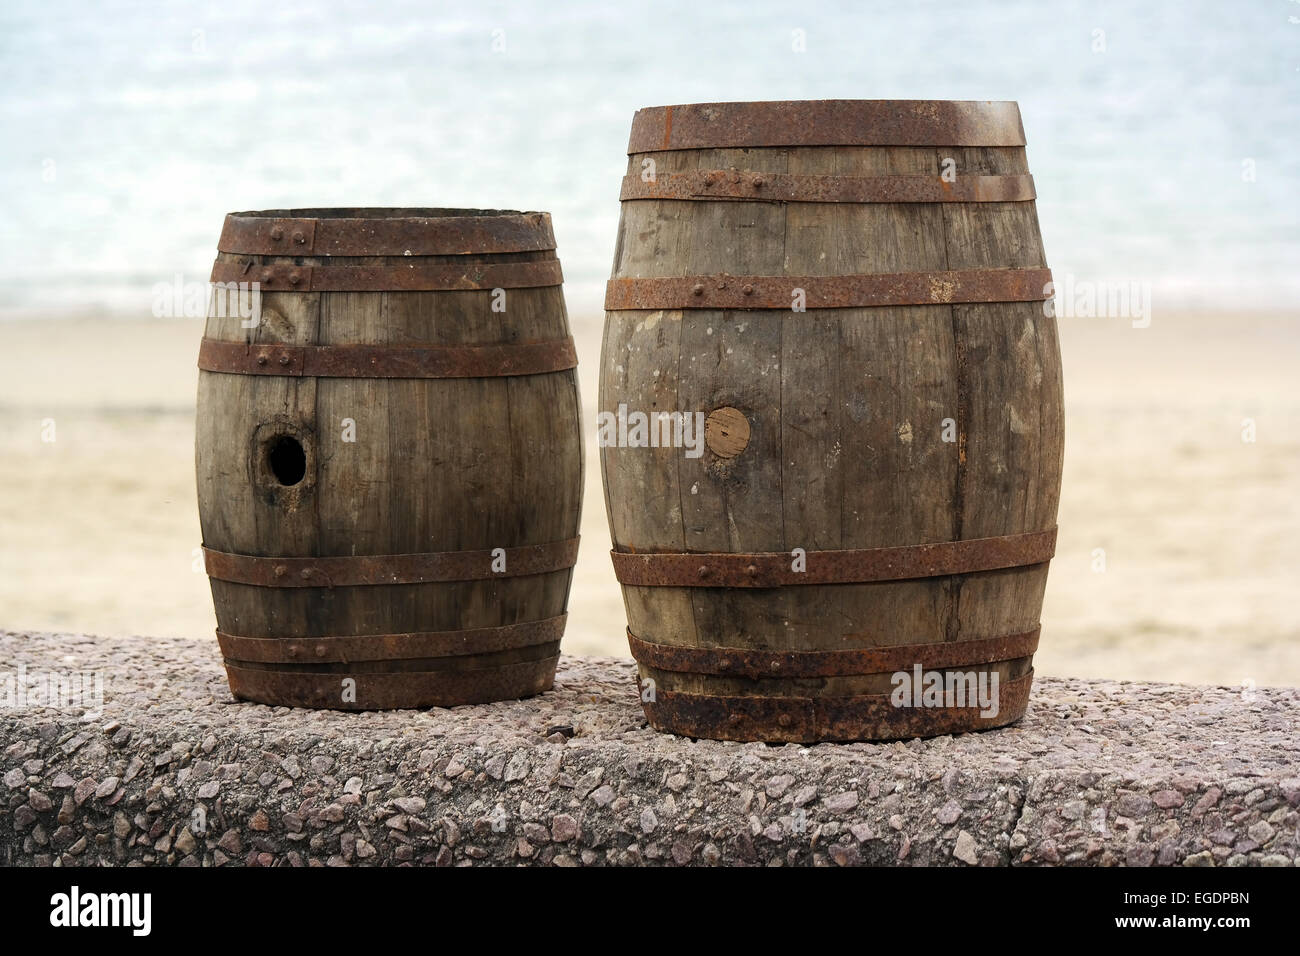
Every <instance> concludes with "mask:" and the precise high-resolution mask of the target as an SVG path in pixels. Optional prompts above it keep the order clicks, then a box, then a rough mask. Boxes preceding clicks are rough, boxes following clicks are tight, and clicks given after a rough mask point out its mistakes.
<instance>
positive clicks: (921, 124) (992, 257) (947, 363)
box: [599, 101, 1063, 741]
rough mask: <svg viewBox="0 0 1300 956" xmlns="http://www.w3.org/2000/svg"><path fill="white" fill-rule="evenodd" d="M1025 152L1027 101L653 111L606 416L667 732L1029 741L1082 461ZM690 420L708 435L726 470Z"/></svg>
mask: <svg viewBox="0 0 1300 956" xmlns="http://www.w3.org/2000/svg"><path fill="white" fill-rule="evenodd" d="M1024 143H1025V140H1024V133H1023V130H1022V128H1021V122H1020V113H1019V109H1018V107H1017V106H1016V104H1014V103H991V102H920V101H902V102H883V101H822V102H788V103H783V102H774V103H716V104H701V105H692V106H673V107H661V108H655V109H645V110H641V111H639V112H638V113H637V114H636V116H635V118H634V120H633V123H632V137H631V143H630V145H629V147H628V153H629V162H628V171H627V177H626V178H625V179H624V180H623V186H622V196H621V198H622V218H621V221H620V224H619V233H618V244H617V251H616V252H615V257H614V268H613V278H612V279H611V280H610V282H609V284H608V288H607V296H606V309H607V316H606V323H605V335H604V346H603V354H602V357H601V369H600V383H601V384H600V406H599V407H600V413H601V424H602V429H603V430H602V435H601V445H602V448H601V464H602V468H603V471H604V479H605V488H606V502H607V506H608V513H609V521H610V528H611V532H612V537H613V542H614V554H613V559H614V567H615V571H616V573H617V575H618V578H619V580H620V581H621V583H622V586H623V597H624V601H625V604H626V609H627V616H628V623H629V629H628V638H629V641H630V644H631V649H632V652H633V655H634V656H635V657H636V659H637V661H638V666H639V673H640V689H641V699H642V701H643V705H644V709H645V713H646V716H647V718H648V720H649V722H650V723H651V724H652V725H653V726H654V727H656V728H658V729H660V730H664V731H669V732H673V733H679V734H686V735H690V736H702V737H715V738H723V739H733V740H767V741H821V740H868V739H891V738H902V737H912V736H925V735H934V734H942V733H951V732H957V731H965V730H972V729H977V728H985V727H995V726H1000V725H1003V724H1007V723H1010V722H1012V721H1015V720H1017V719H1018V718H1020V717H1021V716H1022V714H1023V713H1024V711H1025V706H1026V702H1027V699H1028V693H1029V686H1030V681H1031V679H1032V673H1033V671H1032V658H1033V653H1034V650H1035V648H1036V646H1037V643H1038V634H1039V617H1040V611H1041V608H1042V600H1043V590H1044V586H1045V583H1046V579H1047V568H1048V560H1049V558H1050V557H1051V555H1052V554H1053V551H1054V547H1055V534H1056V532H1055V526H1056V509H1057V498H1058V493H1059V486H1060V477H1061V456H1062V434H1063V431H1062V429H1063V425H1062V395H1061V363H1060V349H1059V345H1058V342H1057V331H1056V327H1055V323H1054V321H1053V319H1051V318H1048V317H1046V315H1045V312H1046V311H1048V310H1045V308H1044V304H1043V300H1044V299H1046V298H1047V297H1048V295H1049V292H1050V290H1049V289H1048V288H1047V284H1048V283H1049V282H1050V274H1049V272H1048V271H1047V269H1046V267H1045V261H1044V257H1043V249H1042V243H1041V241H1040V237H1039V230H1038V221H1037V214H1036V212H1035V209H1034V188H1033V181H1032V179H1031V178H1030V176H1029V174H1028V169H1027V166H1026V162H1025V150H1024ZM663 412H669V413H686V414H687V415H688V416H693V415H699V416H700V417H704V418H705V422H706V424H705V442H704V443H703V446H700V447H698V448H697V451H692V450H691V449H690V448H689V447H687V448H683V447H681V446H684V445H685V446H689V445H690V442H689V440H688V439H689V438H690V437H691V436H690V432H689V430H687V431H683V433H682V435H681V439H680V441H679V440H677V438H676V436H675V435H670V434H667V431H666V430H665V427H664V426H663V425H660V426H659V428H658V429H656V428H655V423H656V422H661V421H666V422H667V424H668V425H669V426H671V427H673V428H676V427H678V426H677V423H679V422H680V423H682V424H683V425H687V426H689V425H691V424H692V423H693V422H694V421H695V420H696V419H695V418H694V417H687V418H685V419H674V418H669V419H666V420H665V419H656V418H655V417H654V416H655V415H656V414H657V413H663ZM638 413H639V414H643V415H647V416H649V417H650V421H651V427H650V429H649V431H650V441H646V440H645V439H646V431H647V430H646V429H645V428H644V427H639V426H641V425H642V422H641V420H640V419H637V418H636V415H637V414H638ZM606 425H608V426H609V428H608V429H605V428H604V426H606ZM656 439H657V440H656ZM645 445H648V446H649V447H637V446H645ZM656 445H657V446H658V447H655V446H656ZM697 452H698V453H697Z"/></svg>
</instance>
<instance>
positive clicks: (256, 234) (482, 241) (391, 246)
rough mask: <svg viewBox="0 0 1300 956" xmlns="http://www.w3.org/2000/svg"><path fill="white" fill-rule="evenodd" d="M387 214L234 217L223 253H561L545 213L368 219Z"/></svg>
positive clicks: (220, 246) (230, 218) (358, 211)
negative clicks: (556, 251)
mask: <svg viewBox="0 0 1300 956" xmlns="http://www.w3.org/2000/svg"><path fill="white" fill-rule="evenodd" d="M281 211H282V212H293V210H281ZM303 211H304V212H309V211H310V210H303ZM383 211H384V210H365V209H350V210H331V212H333V213H335V214H334V215H331V216H327V217H321V218H316V217H311V216H287V217H286V216H277V215H273V214H269V213H259V212H236V213H231V214H230V215H228V216H226V221H225V224H224V225H223V226H222V229H221V239H220V240H219V241H218V243H217V249H218V251H220V252H231V253H244V254H248V255H261V256H280V255H283V256H311V255H317V256H408V255H409V256H452V255H483V254H488V253H509V252H544V251H546V250H550V249H554V248H555V235H554V233H553V232H552V230H551V217H550V216H549V215H548V214H547V213H544V212H533V213H518V214H513V215H487V216H474V215H461V216H420V215H409V216H375V215H371V216H367V215H366V213H367V212H371V213H380V212H383ZM402 211H403V212H405V211H407V210H402ZM420 211H421V210H409V212H411V213H418V212H420ZM425 211H426V212H431V211H433V210H425ZM448 211H449V212H462V213H473V212H483V211H486V210H471V209H465V210H448ZM339 213H346V214H347V215H339Z"/></svg>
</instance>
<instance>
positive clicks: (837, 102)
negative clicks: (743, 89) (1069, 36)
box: [627, 99, 1025, 155]
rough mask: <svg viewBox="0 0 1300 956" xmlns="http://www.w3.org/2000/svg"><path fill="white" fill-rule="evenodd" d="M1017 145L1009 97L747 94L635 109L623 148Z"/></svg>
mask: <svg viewBox="0 0 1300 956" xmlns="http://www.w3.org/2000/svg"><path fill="white" fill-rule="evenodd" d="M1024 145H1025V133H1024V127H1023V126H1022V124H1021V119H1020V104H1019V103H1018V102H1017V101H1015V100H854V99H828V100H753V101H732V102H719V103H683V104H678V105H673V106H649V107H645V108H643V109H639V110H637V111H636V113H635V114H634V116H633V117H632V134H631V137H630V139H629V141H628V148H627V151H628V154H629V155H632V154H636V153H650V152H660V151H665V150H676V149H728V148H766V147H780V146H1024Z"/></svg>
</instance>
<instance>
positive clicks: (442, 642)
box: [217, 614, 568, 664]
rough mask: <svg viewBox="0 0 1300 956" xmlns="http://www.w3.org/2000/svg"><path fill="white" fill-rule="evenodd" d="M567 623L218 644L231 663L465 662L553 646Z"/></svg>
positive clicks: (225, 639) (222, 640) (235, 639)
mask: <svg viewBox="0 0 1300 956" xmlns="http://www.w3.org/2000/svg"><path fill="white" fill-rule="evenodd" d="M567 618H568V615H566V614H561V615H560V616H559V617H551V618H546V619H545V620H541V621H527V622H525V623H523V624H507V625H505V626H503V627H476V628H473V629H470V630H462V631H421V632H414V633H406V634H358V635H350V636H342V637H293V638H285V637H241V636H239V635H236V634H227V633H226V632H225V631H222V630H218V631H217V643H218V644H220V646H221V653H222V656H224V657H225V658H226V659H227V660H232V661H257V662H262V663H280V662H283V663H296V664H325V663H334V662H342V663H349V662H352V661H396V660H417V659H420V658H426V657H463V656H466V655H471V654H490V653H494V652H496V651H508V650H514V649H515V648H520V647H533V646H535V645H538V644H554V643H556V642H558V641H559V640H560V638H562V637H563V636H564V623H565V621H566V620H567Z"/></svg>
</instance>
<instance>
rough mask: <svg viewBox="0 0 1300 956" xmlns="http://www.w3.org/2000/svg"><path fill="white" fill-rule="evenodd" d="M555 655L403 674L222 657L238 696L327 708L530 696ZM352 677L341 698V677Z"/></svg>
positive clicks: (549, 676) (543, 685) (547, 676)
mask: <svg viewBox="0 0 1300 956" xmlns="http://www.w3.org/2000/svg"><path fill="white" fill-rule="evenodd" d="M558 661H559V654H556V655H554V656H552V657H547V658H543V659H542V660H537V661H522V662H520V663H517V664H504V665H499V666H496V667H484V668H481V669H477V670H469V671H465V670H447V671H412V672H403V673H381V674H374V673H357V674H345V673H310V672H301V671H285V670H263V669H259V668H255V667H241V666H240V664H239V662H237V661H226V662H225V665H226V677H227V678H228V679H229V681H230V690H231V693H233V694H234V695H235V696H236V697H238V698H240V699H241V700H251V701H255V702H257V703H260V704H271V705H273V706H277V707H316V708H324V709H329V710H393V709H397V708H408V707H459V706H461V705H463V704H484V703H488V702H490V701H496V700H514V699H518V698H521V697H532V696H533V695H534V694H540V693H542V692H544V691H548V690H550V689H551V687H552V686H553V685H554V683H555V665H556V663H557V662H558ZM344 680H349V681H352V682H353V686H352V688H351V691H352V692H351V693H349V695H348V698H349V699H348V700H346V701H345V700H344V694H343V687H344V684H343V681H344Z"/></svg>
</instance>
